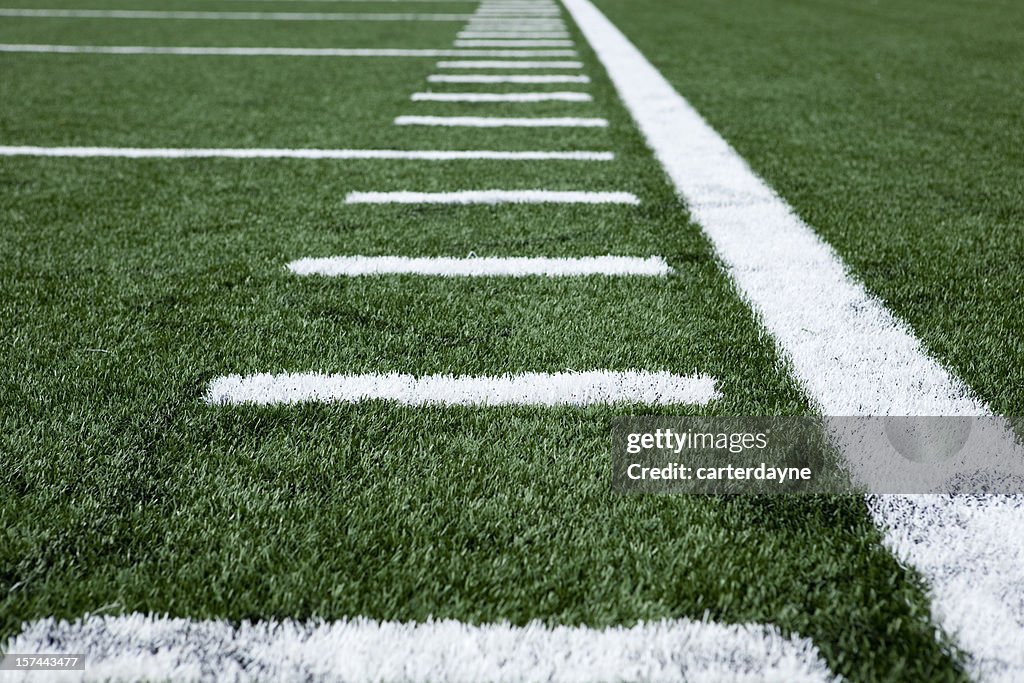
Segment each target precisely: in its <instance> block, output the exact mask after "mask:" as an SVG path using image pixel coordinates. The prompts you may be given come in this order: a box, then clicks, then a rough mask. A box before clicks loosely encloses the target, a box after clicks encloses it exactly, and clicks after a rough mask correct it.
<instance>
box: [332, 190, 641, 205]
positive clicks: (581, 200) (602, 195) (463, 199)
mask: <svg viewBox="0 0 1024 683" xmlns="http://www.w3.org/2000/svg"><path fill="white" fill-rule="evenodd" d="M345 203H346V204H633V205H635V204H639V203H640V200H639V199H638V198H637V197H636V195H634V194H631V193H629V192H582V191H579V192H577V191H560V190H461V191H458V192H350V193H349V194H348V195H347V196H346V197H345Z"/></svg>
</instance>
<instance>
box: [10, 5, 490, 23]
mask: <svg viewBox="0 0 1024 683" xmlns="http://www.w3.org/2000/svg"><path fill="white" fill-rule="evenodd" d="M0 17H21V18H34V19H52V18H60V19H179V20H191V19H198V20H212V21H468V20H469V19H471V18H472V15H470V14H442V13H397V12H395V13H386V12H206V11H180V10H136V9H132V10H128V9H20V8H12V7H0Z"/></svg>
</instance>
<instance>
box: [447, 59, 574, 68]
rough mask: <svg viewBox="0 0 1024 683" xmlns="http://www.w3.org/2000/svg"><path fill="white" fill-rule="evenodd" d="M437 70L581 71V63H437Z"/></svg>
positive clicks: (465, 61) (468, 61)
mask: <svg viewBox="0 0 1024 683" xmlns="http://www.w3.org/2000/svg"><path fill="white" fill-rule="evenodd" d="M437 68H438V69H582V68H583V62H564V61H563V62H547V61H543V62H511V61H509V62H506V61H499V60H494V61H473V60H461V61H453V62H438V63H437Z"/></svg>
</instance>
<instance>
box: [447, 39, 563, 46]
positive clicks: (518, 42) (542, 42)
mask: <svg viewBox="0 0 1024 683" xmlns="http://www.w3.org/2000/svg"><path fill="white" fill-rule="evenodd" d="M572 46H573V42H572V41H571V40H515V39H510V40H477V39H472V40H471V39H461V38H460V39H459V40H456V41H455V47H572Z"/></svg>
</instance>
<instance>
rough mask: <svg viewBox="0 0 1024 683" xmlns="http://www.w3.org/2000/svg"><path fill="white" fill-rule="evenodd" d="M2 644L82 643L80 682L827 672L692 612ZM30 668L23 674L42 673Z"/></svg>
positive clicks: (807, 658)
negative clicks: (604, 623)
mask: <svg viewBox="0 0 1024 683" xmlns="http://www.w3.org/2000/svg"><path fill="white" fill-rule="evenodd" d="M5 650H6V651H7V652H18V653H26V654H31V653H39V654H41V653H45V652H54V651H60V652H78V653H83V654H84V655H85V657H86V662H87V664H86V669H85V671H78V672H74V673H71V672H66V677H61V678H59V679H58V680H75V681H83V682H84V681H89V682H93V681H107V680H118V681H126V680H132V681H135V680H168V681H199V680H210V681H235V682H236V683H253V682H254V681H313V680H316V681H336V682H338V683H343V682H355V681H358V682H360V683H365V682H367V681H404V682H406V683H427V682H430V683H437V682H438V681H447V682H449V683H477V682H478V681H490V682H491V683H525V682H527V681H549V682H550V683H570V682H577V683H578V682H579V681H597V680H601V681H627V680H628V681H638V682H641V681H643V682H652V681H683V680H686V681H689V682H691V683H711V682H715V683H719V682H721V681H727V680H728V681H746V682H753V681H786V682H787V683H826V682H830V681H835V680H836V677H835V676H834V675H833V674H832V673H831V672H830V671H829V668H828V665H827V664H826V663H825V662H824V660H823V659H822V657H821V654H820V653H819V651H818V649H817V647H815V645H814V643H813V642H812V641H811V640H810V639H808V638H802V637H800V636H796V635H793V636H784V635H782V633H781V632H780V631H779V629H778V627H776V626H771V625H762V624H751V623H748V624H717V623H714V622H711V621H707V620H705V621H696V620H690V619H678V620H673V621H668V620H666V621H659V622H651V623H645V624H639V625H636V626H632V627H628V628H627V627H612V628H607V629H592V628H588V627H586V626H554V627H550V626H546V625H544V624H543V623H541V622H531V623H529V624H527V625H526V626H513V625H511V624H508V623H497V624H484V625H473V624H465V623H462V622H459V621H454V620H444V621H428V622H426V623H401V622H393V621H392V622H388V621H385V622H378V621H374V620H371V619H365V618H357V619H352V620H344V621H333V622H324V621H306V622H303V621H294V620H290V619H288V620H282V621H277V620H275V621H261V622H255V623H253V622H249V621H244V622H242V623H241V624H240V625H238V626H235V625H233V624H231V623H229V622H226V621H219V620H195V621H193V620H191V619H181V618H171V617H162V616H149V615H144V614H138V613H136V614H129V615H125V616H86V617H84V618H81V619H77V620H75V621H74V622H71V623H69V622H66V621H57V620H55V619H42V620H39V621H34V622H30V623H28V624H26V625H25V629H24V631H22V633H21V634H20V635H18V636H15V637H14V638H12V639H10V640H9V641H8V643H7V645H6V648H5ZM396 653H399V654H400V656H396ZM48 675H49V674H48ZM31 676H32V674H30V673H29V674H27V675H26V678H25V679H24V680H26V681H30V680H32V681H34V680H42V679H33V678H31Z"/></svg>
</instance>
